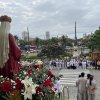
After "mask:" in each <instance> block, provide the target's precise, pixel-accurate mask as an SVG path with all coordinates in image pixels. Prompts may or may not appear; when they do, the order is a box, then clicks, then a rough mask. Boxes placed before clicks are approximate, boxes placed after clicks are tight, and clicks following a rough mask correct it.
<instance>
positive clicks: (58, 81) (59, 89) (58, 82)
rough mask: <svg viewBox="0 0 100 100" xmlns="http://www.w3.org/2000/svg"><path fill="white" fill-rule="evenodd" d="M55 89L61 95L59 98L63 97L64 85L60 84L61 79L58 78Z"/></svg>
mask: <svg viewBox="0 0 100 100" xmlns="http://www.w3.org/2000/svg"><path fill="white" fill-rule="evenodd" d="M55 88H57V92H58V95H59V98H60V97H61V92H62V85H61V83H60V79H59V77H58V78H57V80H56V82H55Z"/></svg>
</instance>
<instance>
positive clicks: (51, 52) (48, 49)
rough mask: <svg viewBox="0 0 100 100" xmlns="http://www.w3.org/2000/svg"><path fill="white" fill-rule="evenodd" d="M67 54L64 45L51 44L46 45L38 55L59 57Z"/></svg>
mask: <svg viewBox="0 0 100 100" xmlns="http://www.w3.org/2000/svg"><path fill="white" fill-rule="evenodd" d="M65 54H66V52H65V49H64V48H63V47H62V46H59V45H55V44H54V45H50V46H44V47H43V48H42V50H41V52H40V53H39V54H38V56H39V57H43V56H44V57H47V58H59V57H60V56H64V55H65Z"/></svg>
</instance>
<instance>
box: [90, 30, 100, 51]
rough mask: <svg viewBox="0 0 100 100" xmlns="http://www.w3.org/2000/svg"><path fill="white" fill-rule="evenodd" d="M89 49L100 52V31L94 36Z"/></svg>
mask: <svg viewBox="0 0 100 100" xmlns="http://www.w3.org/2000/svg"><path fill="white" fill-rule="evenodd" d="M88 47H89V48H91V49H92V50H94V49H96V50H100V29H99V30H96V31H95V33H94V34H93V35H92V37H91V38H90V42H89V44H88Z"/></svg>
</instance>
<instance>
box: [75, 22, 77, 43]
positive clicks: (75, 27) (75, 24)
mask: <svg viewBox="0 0 100 100" xmlns="http://www.w3.org/2000/svg"><path fill="white" fill-rule="evenodd" d="M75 45H77V33H76V21H75Z"/></svg>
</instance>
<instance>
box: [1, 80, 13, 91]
mask: <svg viewBox="0 0 100 100" xmlns="http://www.w3.org/2000/svg"><path fill="white" fill-rule="evenodd" d="M0 88H1V89H0V90H1V92H9V91H10V90H11V89H12V86H11V83H10V82H8V81H6V82H4V83H2V84H1V86H0Z"/></svg>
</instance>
